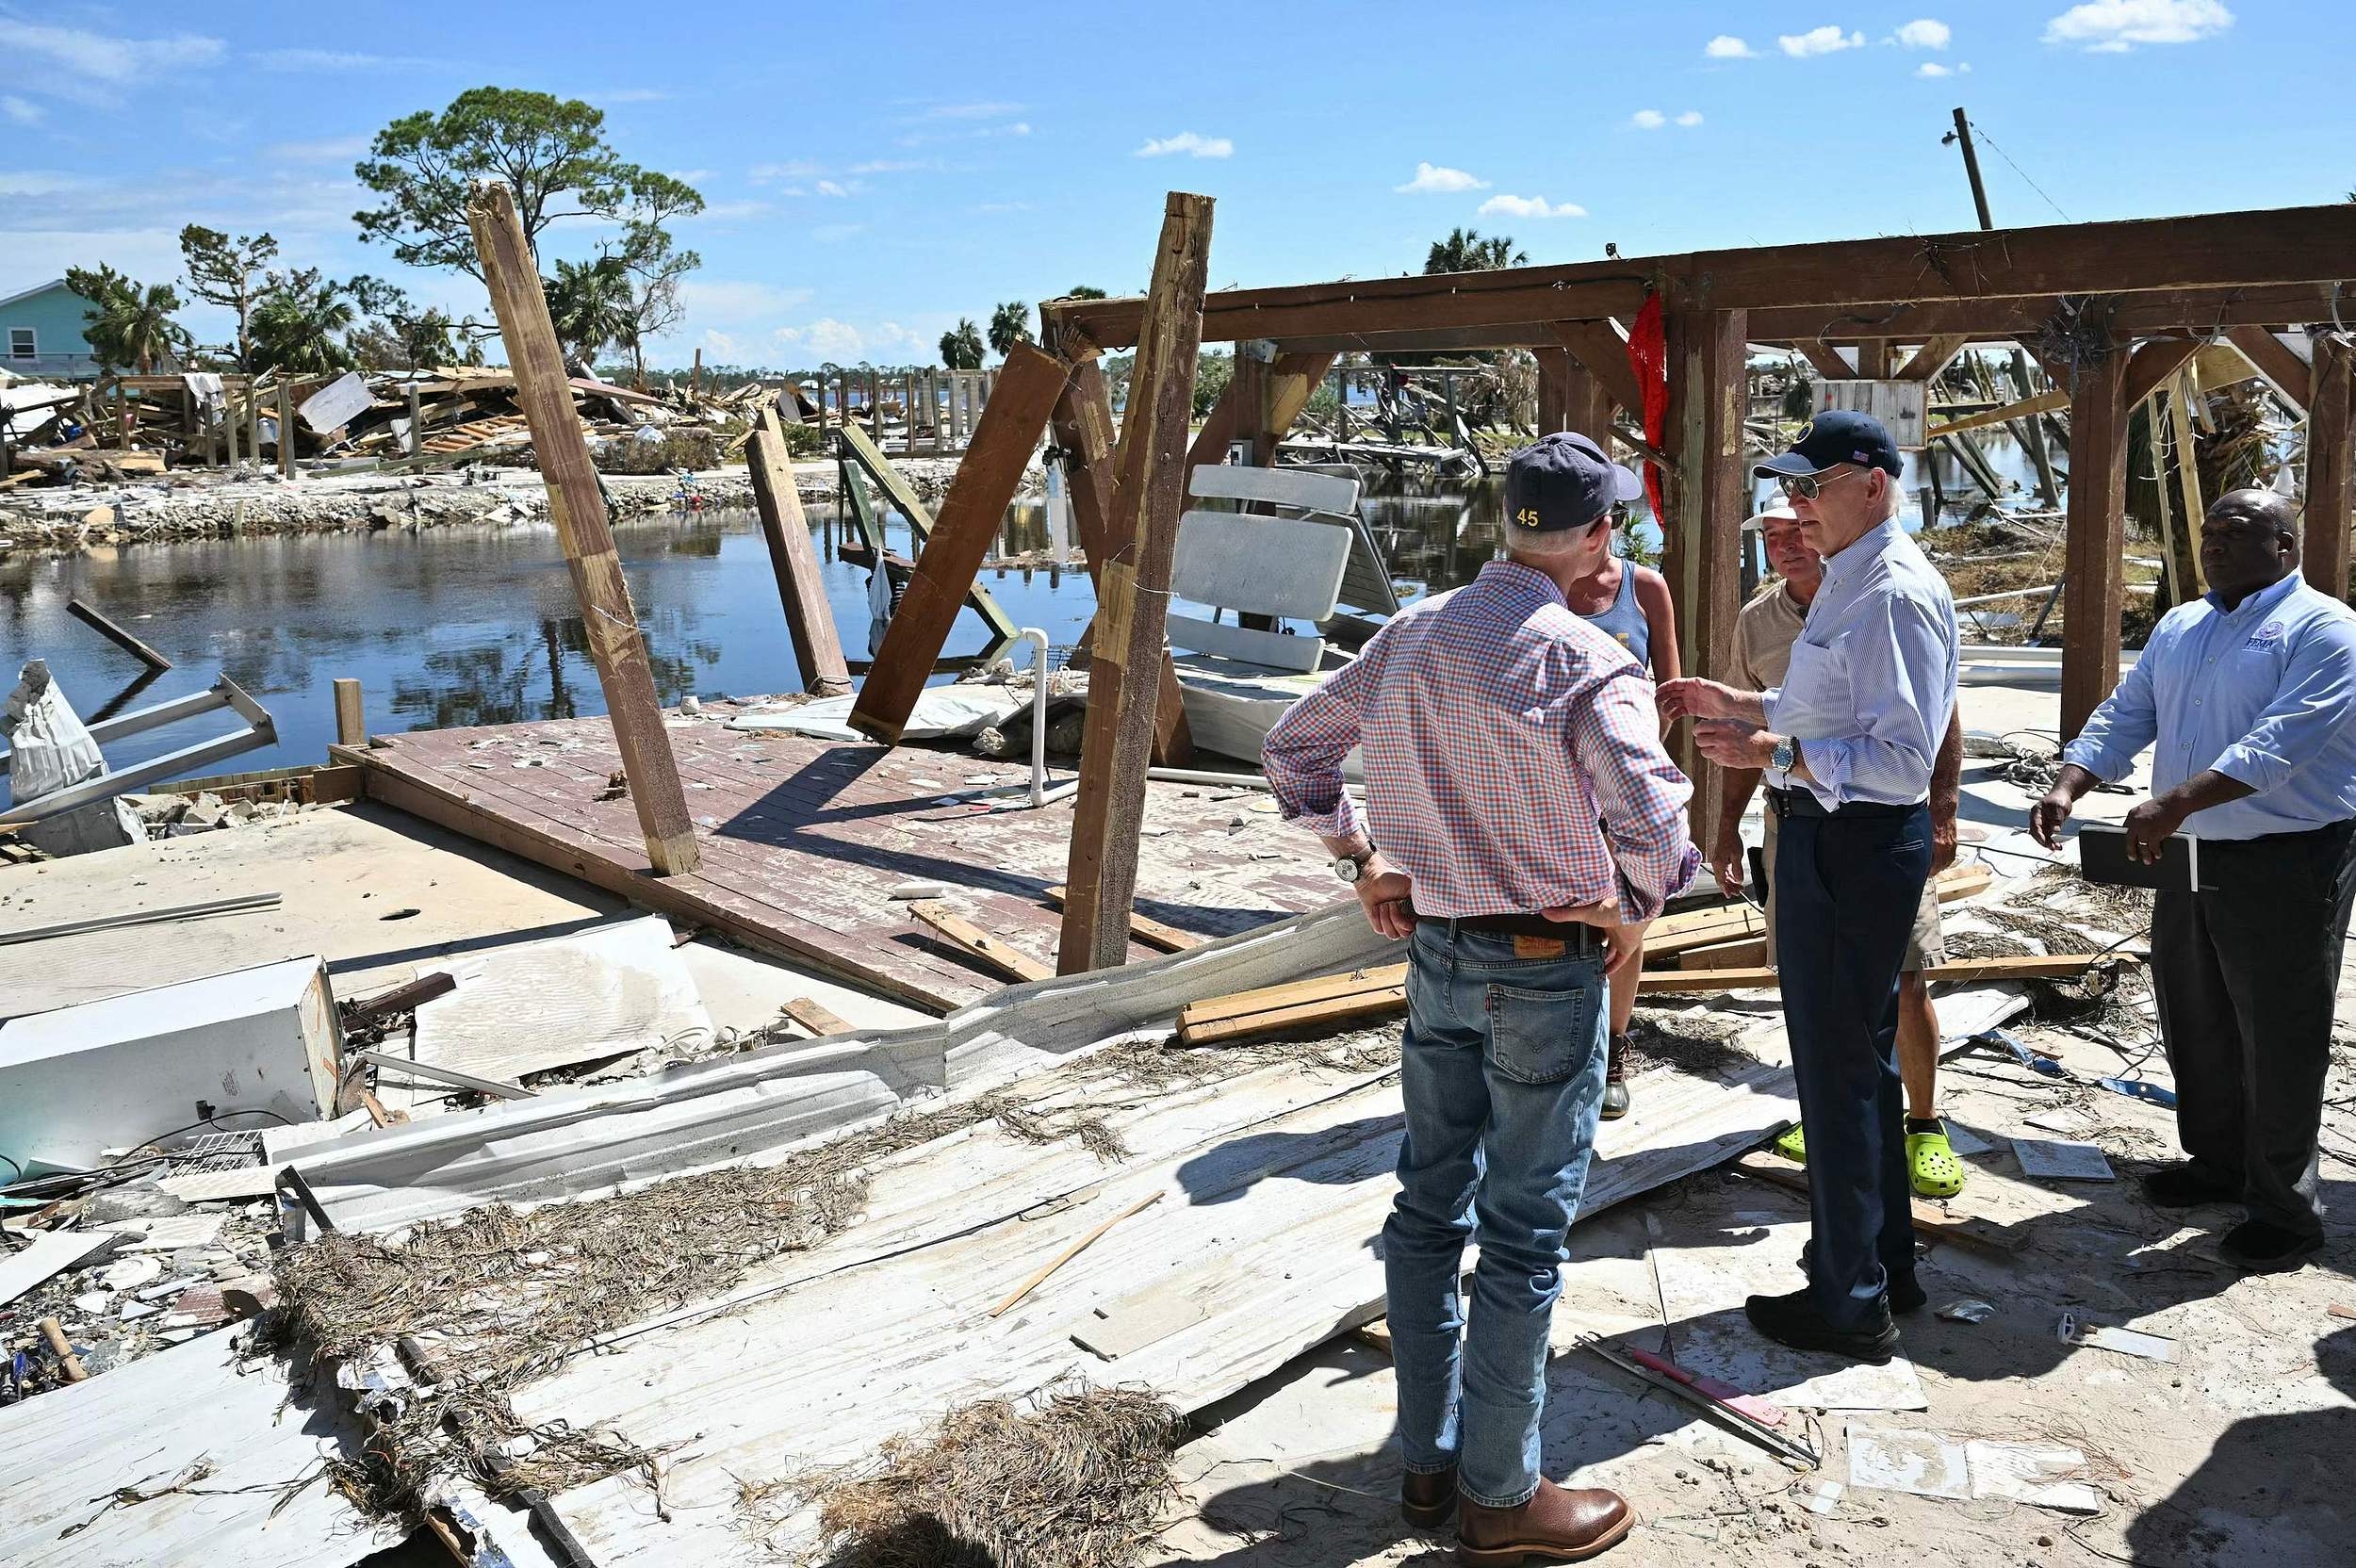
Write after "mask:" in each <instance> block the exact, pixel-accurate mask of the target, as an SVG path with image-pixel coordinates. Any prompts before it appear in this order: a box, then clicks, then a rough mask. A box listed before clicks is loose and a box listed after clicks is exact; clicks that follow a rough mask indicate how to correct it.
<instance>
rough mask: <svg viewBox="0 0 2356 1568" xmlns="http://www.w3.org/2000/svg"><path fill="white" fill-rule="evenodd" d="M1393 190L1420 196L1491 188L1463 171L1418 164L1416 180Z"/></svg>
mask: <svg viewBox="0 0 2356 1568" xmlns="http://www.w3.org/2000/svg"><path fill="white" fill-rule="evenodd" d="M1391 188H1392V189H1393V190H1396V191H1399V192H1400V193H1401V194H1403V195H1420V194H1424V193H1428V192H1432V191H1443V192H1445V191H1451V190H1486V189H1488V188H1489V182H1488V181H1486V180H1483V179H1478V178H1476V177H1474V176H1473V175H1470V174H1467V173H1465V172H1464V171H1463V170H1462V169H1450V168H1448V167H1447V166H1446V165H1445V164H1437V163H1418V164H1416V165H1415V178H1414V179H1412V180H1409V181H1408V182H1407V183H1406V184H1405V185H1395V186H1393V187H1391Z"/></svg>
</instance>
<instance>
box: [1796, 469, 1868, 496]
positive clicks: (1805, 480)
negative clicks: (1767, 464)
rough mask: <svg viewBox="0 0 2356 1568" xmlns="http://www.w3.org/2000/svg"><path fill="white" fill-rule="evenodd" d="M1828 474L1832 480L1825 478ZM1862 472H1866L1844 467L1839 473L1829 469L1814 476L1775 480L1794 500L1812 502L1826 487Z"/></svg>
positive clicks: (1800, 475)
mask: <svg viewBox="0 0 2356 1568" xmlns="http://www.w3.org/2000/svg"><path fill="white" fill-rule="evenodd" d="M1826 472H1829V473H1831V474H1832V478H1831V479H1826V478H1825V477H1824V473H1826ZM1862 472H1864V470H1863V469H1861V468H1851V467H1847V466H1842V467H1841V468H1840V469H1838V470H1837V471H1836V470H1831V469H1827V470H1824V471H1823V472H1818V473H1813V474H1777V475H1776V476H1775V479H1776V482H1778V483H1780V484H1781V485H1782V486H1783V493H1784V494H1785V495H1787V496H1789V497H1791V498H1792V499H1793V500H1806V501H1812V500H1814V499H1815V498H1816V493H1817V492H1818V491H1820V490H1822V489H1824V486H1825V485H1827V484H1831V483H1834V482H1837V481H1840V480H1844V479H1846V478H1848V477H1849V476H1850V475H1851V474H1857V473H1862Z"/></svg>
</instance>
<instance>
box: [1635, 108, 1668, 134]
mask: <svg viewBox="0 0 2356 1568" xmlns="http://www.w3.org/2000/svg"><path fill="white" fill-rule="evenodd" d="M1668 122H1669V117H1668V116H1667V115H1665V114H1663V113H1661V111H1660V110H1659V109H1638V110H1637V111H1636V112H1635V113H1634V114H1631V115H1629V116H1628V123H1629V124H1631V125H1633V126H1635V127H1636V128H1637V129H1638V130H1640V131H1657V130H1659V129H1661V126H1663V125H1666V124H1667V123H1668Z"/></svg>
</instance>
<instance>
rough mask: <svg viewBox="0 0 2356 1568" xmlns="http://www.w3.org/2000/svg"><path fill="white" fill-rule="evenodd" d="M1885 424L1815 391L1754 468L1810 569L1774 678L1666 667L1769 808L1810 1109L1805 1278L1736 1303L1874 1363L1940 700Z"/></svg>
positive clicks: (1821, 1344) (1940, 631)
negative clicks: (1904, 1003)
mask: <svg viewBox="0 0 2356 1568" xmlns="http://www.w3.org/2000/svg"><path fill="white" fill-rule="evenodd" d="M1903 466H1904V465H1903V461H1902V460H1901V459H1900V457H1899V455H1898V448H1897V444H1896V443H1895V442H1893V441H1892V440H1891V439H1890V433H1889V432H1888V431H1887V430H1885V429H1884V428H1883V427H1882V424H1881V422H1880V421H1879V420H1877V419H1874V418H1873V417H1870V416H1868V415H1864V414H1859V413H1857V412H1854V411H1852V410H1845V409H1834V410H1828V411H1826V412H1825V413H1824V414H1821V415H1819V416H1817V417H1815V418H1814V419H1812V420H1810V421H1809V422H1808V426H1807V427H1806V428H1805V429H1803V430H1802V431H1801V432H1800V438H1799V440H1798V442H1797V443H1796V444H1795V445H1794V446H1793V448H1792V450H1791V451H1788V452H1785V453H1784V454H1783V455H1782V456H1780V457H1777V458H1775V459H1773V460H1772V461H1770V462H1767V463H1764V464H1762V465H1760V466H1759V468H1758V470H1757V472H1758V473H1759V474H1762V475H1765V476H1768V477H1770V478H1773V479H1775V480H1778V481H1780V482H1782V484H1783V487H1784V491H1785V494H1786V495H1787V496H1789V497H1790V498H1791V501H1792V512H1793V514H1794V515H1797V516H1798V518H1799V520H1800V533H1801V537H1802V538H1803V539H1805V540H1806V541H1807V543H1808V547H1809V548H1811V549H1813V550H1814V551H1815V552H1816V553H1817V554H1818V555H1820V556H1822V557H1823V558H1824V583H1823V585H1822V586H1821V587H1819V588H1818V589H1817V591H1816V596H1815V597H1814V598H1813V599H1811V600H1810V601H1809V603H1808V618H1807V620H1806V621H1805V622H1804V623H1803V624H1802V626H1801V629H1800V635H1799V640H1798V641H1797V642H1795V643H1793V644H1792V663H1791V667H1790V668H1789V669H1788V670H1787V671H1786V672H1785V675H1784V679H1783V684H1782V685H1781V686H1779V687H1777V688H1776V689H1775V690H1773V691H1770V692H1765V693H1759V692H1738V691H1736V690H1734V689H1733V688H1731V687H1728V686H1724V685H1721V684H1719V683H1718V682H1717V681H1714V680H1700V679H1690V680H1672V681H1668V682H1665V683H1664V684H1663V685H1662V686H1661V711H1662V712H1663V713H1666V714H1669V715H1670V716H1672V717H1676V716H1678V715H1687V714H1690V715H1691V716H1693V718H1694V719H1695V720H1696V721H1698V722H1697V723H1696V724H1695V726H1694V739H1695V743H1696V744H1697V745H1698V746H1699V748H1700V750H1701V754H1702V755H1703V756H1704V757H1706V758H1708V759H1709V760H1710V761H1712V762H1715V763H1717V764H1718V765H1719V766H1720V767H1726V768H1755V769H1759V770H1760V771H1761V772H1763V773H1764V774H1765V776H1766V783H1767V804H1768V809H1769V810H1771V811H1773V812H1775V817H1776V837H1777V839H1778V844H1777V850H1776V856H1775V954H1776V966H1777V971H1778V973H1779V974H1780V976H1781V980H1782V988H1783V1014H1784V1021H1785V1024H1786V1028H1787V1033H1788V1034H1789V1036H1790V1037H1791V1041H1792V1078H1793V1081H1794V1084H1795V1085H1796V1086H1797V1088H1798V1090H1799V1097H1800V1114H1801V1117H1802V1119H1803V1122H1804V1124H1805V1125H1806V1126H1807V1128H1808V1195H1809V1207H1810V1209H1811V1210H1812V1217H1813V1220H1814V1225H1813V1229H1812V1233H1811V1235H1810V1239H1809V1243H1808V1260H1807V1266H1808V1288H1807V1289H1805V1290H1800V1291H1796V1292H1794V1293H1792V1294H1791V1295H1788V1296H1754V1297H1752V1298H1751V1299H1750V1300H1749V1301H1748V1302H1746V1303H1745V1307H1744V1310H1745V1311H1746V1312H1747V1314H1748V1315H1749V1317H1750V1320H1751V1323H1752V1325H1753V1327H1755V1328H1757V1329H1758V1330H1759V1332H1761V1333H1763V1334H1765V1335H1767V1336H1768V1337H1769V1338H1771V1339H1774V1340H1776V1341H1778V1342H1780V1343H1782V1344H1785V1345H1790V1346H1793V1347H1795V1348H1801V1349H1812V1350H1829V1351H1832V1352H1834V1353H1836V1354H1841V1355H1849V1356H1855V1357H1857V1358H1859V1359H1861V1360H1866V1361H1875V1362H1886V1361H1888V1360H1889V1359H1890V1356H1891V1355H1892V1354H1893V1353H1895V1351H1896V1349H1897V1345H1898V1331H1897V1330H1896V1329H1895V1328H1894V1327H1893V1326H1892V1325H1891V1322H1890V1314H1891V1313H1892V1312H1893V1311H1895V1312H1911V1311H1914V1310H1916V1309H1918V1308H1920V1307H1921V1306H1922V1302H1923V1296H1922V1286H1921V1285H1920V1284H1919V1283H1917V1282H1916V1280H1915V1277H1914V1211H1913V1201H1914V1195H1913V1191H1912V1185H1911V1183H1910V1181H1909V1179H1908V1176H1907V1172H1906V1131H1905V1128H1906V1121H1905V1105H1906V1094H1905V1088H1904V1086H1903V1083H1902V1081H1901V1079H1900V1076H1899V1072H1898V1059H1897V1043H1898V972H1899V969H1900V967H1901V966H1902V965H1903V964H1904V962H1905V959H1906V939H1907V937H1908V935H1909V934H1910V933H1911V931H1912V929H1913V926H1914V916H1915V911H1916V909H1917V908H1918V907H1920V905H1921V903H1922V885H1923V883H1924V881H1925V880H1927V879H1928V877H1929V875H1930V869H1931V856H1932V828H1931V814H1930V809H1929V807H1928V804H1927V802H1928V799H1929V796H1930V788H1931V770H1932V767H1933V764H1934V763H1935V762H1936V761H1937V760H1938V756H1939V743H1941V741H1943V740H1944V739H1945V737H1946V733H1947V725H1948V721H1949V720H1950V718H1952V717H1953V715H1954V713H1955V674H1956V665H1957V662H1958V645H1957V639H1956V635H1955V605H1954V603H1953V601H1952V600H1951V599H1950V598H1949V597H1948V595H1947V584H1946V582H1945V581H1944V580H1942V579H1941V578H1940V577H1939V573H1938V572H1937V571H1935V570H1933V569H1932V566H1931V564H1930V563H1929V562H1928V561H1926V560H1924V559H1923V557H1922V551H1921V550H1919V549H1917V548H1916V547H1915V545H1914V542H1913V541H1912V540H1910V539H1908V538H1907V537H1906V535H1905V533H1904V532H1902V531H1900V530H1899V527H1898V524H1897V521H1896V515H1897V510H1898V500H1899V493H1898V477H1899V474H1900V473H1901V471H1902V469H1903Z"/></svg>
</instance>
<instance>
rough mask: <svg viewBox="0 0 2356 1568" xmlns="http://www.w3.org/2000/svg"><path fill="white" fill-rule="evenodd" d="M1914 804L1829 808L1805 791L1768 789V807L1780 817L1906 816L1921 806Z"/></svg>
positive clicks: (1862, 802)
mask: <svg viewBox="0 0 2356 1568" xmlns="http://www.w3.org/2000/svg"><path fill="white" fill-rule="evenodd" d="M1921 804H1922V803H1921V802H1919V801H1918V802H1916V803H1915V805H1913V806H1889V805H1885V804H1883V803H1882V802H1880V801H1878V800H1852V801H1846V802H1843V803H1842V804H1841V805H1839V806H1835V807H1832V808H1831V809H1826V808H1825V806H1824V802H1823V801H1821V800H1818V799H1817V798H1816V797H1815V795H1813V794H1811V793H1810V792H1808V791H1806V790H1776V789H1770V790H1769V791H1768V792H1767V809H1769V810H1770V811H1773V812H1774V813H1775V815H1777V816H1779V817H1903V816H1905V815H1906V813H1907V812H1909V811H1912V810H1915V809H1919V807H1920V806H1921Z"/></svg>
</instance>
